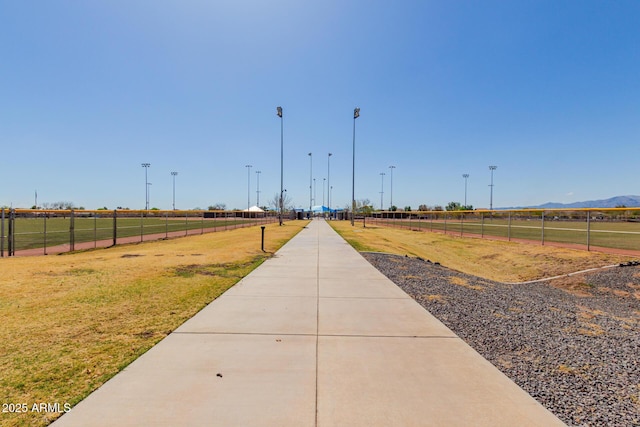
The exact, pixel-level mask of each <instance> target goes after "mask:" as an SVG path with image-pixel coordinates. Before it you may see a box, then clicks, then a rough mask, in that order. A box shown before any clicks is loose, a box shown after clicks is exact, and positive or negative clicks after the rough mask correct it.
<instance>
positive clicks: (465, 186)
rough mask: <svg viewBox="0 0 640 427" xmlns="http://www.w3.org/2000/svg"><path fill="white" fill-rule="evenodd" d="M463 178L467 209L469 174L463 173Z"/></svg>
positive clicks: (465, 206) (465, 207)
mask: <svg viewBox="0 0 640 427" xmlns="http://www.w3.org/2000/svg"><path fill="white" fill-rule="evenodd" d="M462 177H463V178H464V209H467V178H469V174H468V173H463V174H462Z"/></svg>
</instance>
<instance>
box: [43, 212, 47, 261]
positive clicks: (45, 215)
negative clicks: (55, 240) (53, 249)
mask: <svg viewBox="0 0 640 427" xmlns="http://www.w3.org/2000/svg"><path fill="white" fill-rule="evenodd" d="M43 234H44V238H43V243H44V248H43V252H44V254H45V255H46V254H47V214H46V213H45V214H44V233H43Z"/></svg>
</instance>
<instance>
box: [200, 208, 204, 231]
mask: <svg viewBox="0 0 640 427" xmlns="http://www.w3.org/2000/svg"><path fill="white" fill-rule="evenodd" d="M200 215H201V218H200V220H201V221H202V229H201V230H200V234H204V211H202V212H200Z"/></svg>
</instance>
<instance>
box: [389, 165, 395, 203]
mask: <svg viewBox="0 0 640 427" xmlns="http://www.w3.org/2000/svg"><path fill="white" fill-rule="evenodd" d="M395 168H396V167H395V166H393V165H391V166H389V169H390V170H391V200H390V202H389V210H391V207H392V206H393V170H394V169H395Z"/></svg>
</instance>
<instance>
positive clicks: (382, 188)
mask: <svg viewBox="0 0 640 427" xmlns="http://www.w3.org/2000/svg"><path fill="white" fill-rule="evenodd" d="M385 175H386V174H385V173H384V172H380V177H381V178H382V186H381V187H380V210H383V209H384V208H383V207H382V203H383V198H382V197H383V196H384V176H385Z"/></svg>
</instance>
